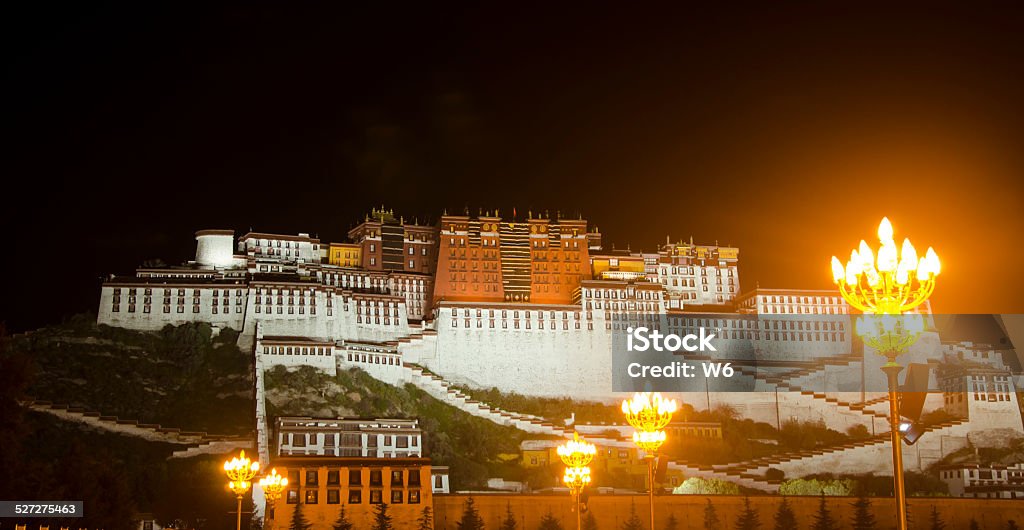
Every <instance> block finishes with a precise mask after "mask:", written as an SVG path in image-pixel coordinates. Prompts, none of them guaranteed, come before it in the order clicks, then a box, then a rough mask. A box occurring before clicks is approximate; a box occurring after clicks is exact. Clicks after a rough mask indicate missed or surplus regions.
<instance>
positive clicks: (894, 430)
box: [882, 357, 907, 530]
mask: <svg viewBox="0 0 1024 530" xmlns="http://www.w3.org/2000/svg"><path fill="white" fill-rule="evenodd" d="M902 370H903V367H902V366H900V365H899V364H896V361H895V357H894V358H893V360H891V361H890V362H889V363H887V364H886V365H885V366H883V367H882V371H883V372H885V375H886V377H887V378H888V380H889V426H890V429H889V434H890V437H891V439H892V468H893V469H894V470H898V471H897V472H895V473H893V488H895V493H896V495H895V497H896V521H897V523H898V524H899V530H906V528H907V513H906V512H907V490H906V488H905V487H904V481H903V440H901V439H900V431H899V427H900V405H899V394H898V391H899V384H900V383H899V375H900V372H901V371H902Z"/></svg>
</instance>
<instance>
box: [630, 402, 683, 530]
mask: <svg viewBox="0 0 1024 530" xmlns="http://www.w3.org/2000/svg"><path fill="white" fill-rule="evenodd" d="M675 412H676V402H675V400H673V399H664V398H662V397H661V394H658V393H657V392H655V393H653V394H652V393H651V392H638V393H636V394H634V395H633V399H627V400H625V401H623V402H622V413H623V414H625V415H626V421H628V422H629V424H630V425H632V426H633V428H634V429H636V431H634V432H633V443H634V444H636V446H637V447H639V448H640V449H641V450H643V452H644V459H645V460H647V480H648V483H649V484H650V490H649V491H650V505H651V528H652V529H653V528H654V458H655V456H656V454H657V452H658V448H659V447H661V445H662V444H663V443H665V438H666V436H665V431H664V429H665V427H667V426H668V424H669V422H670V421H672V414H674V413H675Z"/></svg>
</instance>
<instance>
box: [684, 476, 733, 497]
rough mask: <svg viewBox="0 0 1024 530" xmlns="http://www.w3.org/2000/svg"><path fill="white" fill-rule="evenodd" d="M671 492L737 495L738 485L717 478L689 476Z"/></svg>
mask: <svg viewBox="0 0 1024 530" xmlns="http://www.w3.org/2000/svg"><path fill="white" fill-rule="evenodd" d="M672 493H674V494H678V495H739V494H740V487H739V486H737V485H736V484H733V483H732V482H726V481H724V480H719V479H717V478H710V479H706V478H700V477H690V478H688V479H686V480H685V481H683V483H682V484H680V485H678V486H676V488H675V489H674V490H672Z"/></svg>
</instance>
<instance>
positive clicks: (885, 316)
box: [832, 218, 941, 530]
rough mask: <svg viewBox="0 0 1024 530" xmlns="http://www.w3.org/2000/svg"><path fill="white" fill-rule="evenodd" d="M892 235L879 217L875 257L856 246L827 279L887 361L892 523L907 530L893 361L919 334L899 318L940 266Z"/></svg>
mask: <svg viewBox="0 0 1024 530" xmlns="http://www.w3.org/2000/svg"><path fill="white" fill-rule="evenodd" d="M892 236H893V230H892V223H890V222H889V219H888V218H882V223H881V224H879V225H878V239H879V242H880V243H881V246H880V247H879V248H878V253H877V257H876V255H875V254H874V253H873V251H872V250H871V247H870V246H868V244H867V242H865V241H861V242H860V247H859V248H857V249H856V250H854V251H853V252H852V253H851V254H850V260H849V261H847V262H846V266H845V267H843V264H842V262H840V261H839V258H837V257H835V256H832V279H833V281H834V282H835V283H836V285H838V286H839V292H840V293H841V294H842V296H843V298H844V299H845V300H846V302H847V303H849V304H850V305H851V306H853V307H854V308H856V309H859V310H860V311H862V312H863V313H864V315H863V316H861V317H859V318H858V319H857V323H856V333H857V335H859V336H860V337H861V338H863V339H864V343H865V344H866V345H868V346H871V347H872V348H874V349H875V350H876V351H878V353H879V354H881V355H884V356H885V357H886V359H888V362H887V363H886V364H885V366H883V367H882V371H883V372H885V374H886V376H887V377H888V384H889V430H890V431H891V434H892V465H893V482H894V487H895V491H896V495H895V497H896V521H897V525H898V528H899V530H906V528H907V515H906V491H905V489H904V485H903V447H902V441H901V440H900V431H899V425H900V411H899V373H900V371H902V370H903V367H902V366H900V365H899V364H898V363H897V362H896V358H897V357H899V356H900V355H901V354H902V353H904V352H905V351H906V350H907V348H909V347H910V346H912V345H913V344H914V343H915V342H917V339H918V337H919V336H920V335H921V333H922V332H923V331H924V321H923V319H922V317H921V315H918V314H909V315H904V313H905V312H907V311H913V310H914V309H915V308H917V307H918V306H920V305H921V304H923V303H924V302H925V300H927V299H928V297H929V296H931V294H932V291H934V290H935V277H936V276H937V275H938V274H939V271H940V269H941V265H940V264H939V257H938V255H936V254H935V251H934V250H932V248H931V247H928V251H927V252H926V253H925V255H924V256H921V257H918V255H917V251H916V250H915V249H914V245H912V244H911V243H910V240H909V239H904V240H903V245H902V248H901V249H897V248H896V242H895V241H894V240H893V237H892Z"/></svg>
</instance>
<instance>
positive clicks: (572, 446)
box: [555, 432, 597, 467]
mask: <svg viewBox="0 0 1024 530" xmlns="http://www.w3.org/2000/svg"><path fill="white" fill-rule="evenodd" d="M555 451H556V452H557V453H558V456H559V458H561V459H562V463H563V464H565V465H566V466H567V467H582V466H585V465H587V464H589V463H590V461H591V460H593V459H594V455H596V454H597V447H596V446H594V444H592V443H588V442H584V441H583V440H580V434H579V433H578V432H574V433H572V440H569V441H568V442H565V443H564V444H562V445H559V446H558V448H556V449H555Z"/></svg>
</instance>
